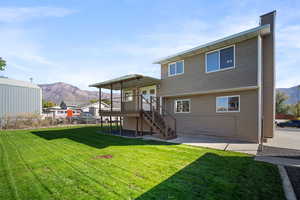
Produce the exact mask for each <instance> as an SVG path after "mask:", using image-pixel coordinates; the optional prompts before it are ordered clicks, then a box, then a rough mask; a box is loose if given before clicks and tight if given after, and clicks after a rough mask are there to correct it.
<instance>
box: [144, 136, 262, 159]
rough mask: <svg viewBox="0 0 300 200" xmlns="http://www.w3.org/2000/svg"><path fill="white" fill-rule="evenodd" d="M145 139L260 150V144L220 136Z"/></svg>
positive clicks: (241, 149)
mask: <svg viewBox="0 0 300 200" xmlns="http://www.w3.org/2000/svg"><path fill="white" fill-rule="evenodd" d="M143 138H144V139H146V140H147V139H148V140H158V141H166V142H171V143H176V144H187V145H192V146H199V147H208V148H213V149H220V150H224V151H236V152H242V153H248V154H252V155H256V154H257V151H258V146H259V145H258V144H255V143H249V142H241V141H238V140H234V139H226V138H218V137H212V136H205V135H198V136H178V137H177V138H176V139H173V140H162V139H159V138H156V137H153V136H149V135H147V136H144V137H143Z"/></svg>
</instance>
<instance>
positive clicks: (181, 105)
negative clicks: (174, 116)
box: [175, 99, 191, 113]
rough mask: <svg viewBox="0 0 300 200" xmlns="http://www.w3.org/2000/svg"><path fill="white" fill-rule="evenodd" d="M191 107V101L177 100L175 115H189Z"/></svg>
mask: <svg viewBox="0 0 300 200" xmlns="http://www.w3.org/2000/svg"><path fill="white" fill-rule="evenodd" d="M190 106H191V100H190V99H180V100H175V113H189V112H190Z"/></svg>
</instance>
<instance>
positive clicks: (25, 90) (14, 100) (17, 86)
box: [0, 77, 42, 119]
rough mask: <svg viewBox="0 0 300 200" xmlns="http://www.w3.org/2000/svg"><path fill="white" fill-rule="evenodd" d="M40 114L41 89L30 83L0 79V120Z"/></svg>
mask: <svg viewBox="0 0 300 200" xmlns="http://www.w3.org/2000/svg"><path fill="white" fill-rule="evenodd" d="M41 112H42V89H41V88H40V87H39V86H37V85H35V84H32V83H30V82H25V81H18V80H13V79H8V78H5V77H0V119H1V118H2V117H5V116H7V115H9V116H14V115H18V114H25V113H38V114H41Z"/></svg>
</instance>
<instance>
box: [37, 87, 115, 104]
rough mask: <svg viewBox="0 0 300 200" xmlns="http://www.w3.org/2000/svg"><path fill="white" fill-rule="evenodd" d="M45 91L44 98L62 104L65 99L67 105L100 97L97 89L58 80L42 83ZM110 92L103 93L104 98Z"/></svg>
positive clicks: (107, 96) (108, 95) (82, 102)
mask: <svg viewBox="0 0 300 200" xmlns="http://www.w3.org/2000/svg"><path fill="white" fill-rule="evenodd" d="M39 86H40V87H41V88H42V91H43V99H44V100H46V101H52V102H55V103H56V104H58V105H59V104H60V103H61V102H62V101H64V102H65V103H66V104H67V105H71V104H76V105H79V104H84V103H88V102H89V101H90V100H94V99H98V98H99V96H98V94H99V93H98V92H97V91H88V90H81V89H79V88H78V87H76V86H73V85H70V84H67V83H63V82H58V83H51V84H40V85H39ZM109 97H110V94H107V93H102V98H109Z"/></svg>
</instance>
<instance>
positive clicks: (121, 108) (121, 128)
mask: <svg viewBox="0 0 300 200" xmlns="http://www.w3.org/2000/svg"><path fill="white" fill-rule="evenodd" d="M120 84H121V88H120V90H121V91H120V95H121V105H120V110H121V115H120V132H121V135H122V133H123V125H122V120H121V118H122V112H123V81H121V83H120Z"/></svg>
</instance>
